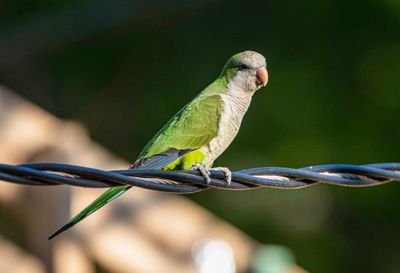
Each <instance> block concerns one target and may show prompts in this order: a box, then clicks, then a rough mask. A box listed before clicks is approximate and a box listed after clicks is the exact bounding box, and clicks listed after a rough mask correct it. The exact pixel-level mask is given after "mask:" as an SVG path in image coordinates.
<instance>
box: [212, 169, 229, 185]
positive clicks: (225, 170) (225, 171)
mask: <svg viewBox="0 0 400 273" xmlns="http://www.w3.org/2000/svg"><path fill="white" fill-rule="evenodd" d="M212 170H216V171H222V172H223V173H224V175H225V179H224V180H225V181H226V184H227V186H230V184H231V182H232V172H231V170H229V169H228V168H226V167H215V168H212Z"/></svg>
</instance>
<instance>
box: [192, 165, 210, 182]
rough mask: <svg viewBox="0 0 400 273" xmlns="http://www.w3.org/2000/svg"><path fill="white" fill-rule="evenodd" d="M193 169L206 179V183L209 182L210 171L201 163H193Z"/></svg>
mask: <svg viewBox="0 0 400 273" xmlns="http://www.w3.org/2000/svg"><path fill="white" fill-rule="evenodd" d="M192 169H193V170H196V171H199V172H200V173H201V175H202V176H203V177H204V179H205V180H206V184H210V182H211V178H210V171H209V170H208V169H207V168H206V167H204V165H203V164H199V163H198V164H194V165H193V167H192Z"/></svg>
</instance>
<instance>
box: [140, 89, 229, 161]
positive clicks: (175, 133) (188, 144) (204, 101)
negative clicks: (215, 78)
mask: <svg viewBox="0 0 400 273" xmlns="http://www.w3.org/2000/svg"><path fill="white" fill-rule="evenodd" d="M222 107H223V104H222V98H221V96H220V95H200V96H198V97H196V98H195V99H194V100H193V101H191V102H190V103H189V104H188V105H186V106H185V107H184V108H183V109H182V110H181V111H179V112H178V113H177V114H176V115H175V116H174V117H173V118H172V119H171V120H170V121H169V122H168V123H167V124H166V125H165V126H164V127H163V128H162V129H161V130H160V131H159V132H158V133H157V134H156V135H155V136H154V137H153V138H152V139H151V140H150V142H149V143H148V144H147V145H146V147H145V148H144V149H143V151H142V152H141V153H140V156H139V158H147V157H150V156H153V155H155V154H159V153H163V152H164V151H166V150H168V149H171V148H174V149H178V150H186V149H192V150H195V149H198V148H200V147H201V146H203V145H205V144H207V143H209V142H210V141H211V140H212V139H213V138H214V137H215V136H216V135H217V133H218V124H219V119H220V116H221V112H222Z"/></svg>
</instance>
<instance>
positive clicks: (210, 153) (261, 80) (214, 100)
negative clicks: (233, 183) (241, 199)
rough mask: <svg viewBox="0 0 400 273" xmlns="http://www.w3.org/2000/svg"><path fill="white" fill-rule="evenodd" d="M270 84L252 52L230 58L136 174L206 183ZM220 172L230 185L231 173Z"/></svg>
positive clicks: (108, 195) (156, 140) (110, 194)
mask: <svg viewBox="0 0 400 273" xmlns="http://www.w3.org/2000/svg"><path fill="white" fill-rule="evenodd" d="M267 82H268V72H267V69H266V61H265V58H264V57H263V56H262V55H261V54H259V53H257V52H254V51H244V52H240V53H238V54H236V55H234V56H232V57H231V58H230V59H229V60H228V62H227V63H226V64H225V66H224V68H223V69H222V72H221V74H220V75H219V76H218V78H217V79H216V80H215V81H214V82H212V83H211V84H210V85H209V86H207V87H206V88H205V89H204V90H203V91H201V92H200V93H199V94H198V95H197V96H196V97H195V98H194V99H193V100H192V101H191V102H189V103H188V104H187V105H186V106H185V107H183V108H182V109H181V110H180V111H179V112H178V113H176V114H175V115H174V116H173V117H172V118H171V119H170V120H169V121H168V123H167V124H166V125H165V126H164V127H162V128H161V130H159V131H158V132H157V133H156V134H155V136H154V137H153V138H152V139H151V140H150V142H149V143H148V144H147V145H146V146H145V147H144V149H143V150H142V151H141V153H140V155H139V158H138V159H137V160H136V162H135V163H134V164H133V165H132V166H131V168H135V169H152V170H167V171H168V170H189V169H197V170H199V171H200V173H201V174H202V175H203V176H204V177H205V180H206V182H207V183H209V182H210V178H209V169H210V168H211V167H212V164H213V162H214V160H215V159H216V158H217V157H218V156H219V155H220V154H221V153H222V152H224V151H225V149H226V148H227V147H228V146H229V144H230V143H231V142H232V141H233V139H234V138H235V136H236V134H237V133H238V131H239V127H240V124H241V122H242V119H243V116H244V114H245V113H246V111H247V109H248V107H249V105H250V102H251V99H252V96H253V94H254V93H255V92H256V91H257V90H258V89H260V88H261V87H262V86H265V85H266V84H267ZM216 169H220V170H222V171H223V172H224V174H225V177H226V181H227V182H228V183H230V180H231V172H230V171H229V170H228V169H227V168H216ZM130 188H131V186H128V185H124V186H117V187H113V188H110V189H109V190H107V191H106V192H104V193H103V194H102V195H101V196H99V197H98V198H97V199H96V200H94V201H93V202H92V203H91V204H89V205H88V206H87V207H86V208H85V209H83V210H82V211H81V212H80V213H79V214H78V215H76V216H75V217H73V218H72V219H71V220H70V222H68V223H67V224H65V225H64V226H63V227H62V228H60V229H59V230H58V231H56V232H55V233H54V234H53V235H51V236H50V237H49V239H52V238H54V237H55V236H57V235H58V234H60V233H61V232H63V231H65V230H67V229H69V228H71V227H72V226H74V225H75V224H77V223H78V222H79V221H81V220H83V219H84V218H86V217H87V216H89V215H90V214H91V213H93V212H94V211H96V210H98V209H99V208H101V207H102V206H104V205H105V204H107V203H108V202H110V201H112V200H114V199H115V198H117V197H118V196H120V195H121V194H123V193H124V192H126V191H127V190H128V189H130Z"/></svg>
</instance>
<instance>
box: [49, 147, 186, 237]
mask: <svg viewBox="0 0 400 273" xmlns="http://www.w3.org/2000/svg"><path fill="white" fill-rule="evenodd" d="M190 151H192V149H186V150H179V149H173V148H171V149H169V150H167V151H165V152H163V153H160V154H156V155H153V156H151V157H148V158H142V159H139V160H137V161H136V162H135V163H134V164H133V165H132V167H131V168H132V169H148V170H150V169H151V170H161V169H162V168H163V167H165V166H167V165H168V164H170V163H172V162H174V161H175V160H177V159H179V158H181V157H182V156H184V155H186V154H187V153H189V152H190ZM131 187H132V186H128V185H124V186H118V187H115V188H110V189H109V190H107V191H106V192H104V193H103V194H102V195H100V196H99V197H98V198H97V199H96V200H94V201H93V202H92V203H90V204H89V205H88V206H87V207H86V208H84V209H83V210H82V211H81V212H80V213H78V215H76V216H75V217H74V218H72V219H71V220H70V221H69V222H68V223H66V224H65V225H64V226H62V227H61V228H60V229H59V230H57V231H56V232H55V233H54V234H52V235H51V236H50V237H49V240H51V239H53V238H54V237H56V236H57V235H59V234H60V233H62V232H64V231H66V230H67V229H69V228H71V227H73V226H74V225H76V224H77V223H79V222H80V221H82V220H83V219H85V218H86V217H87V216H89V215H90V214H92V213H93V212H95V211H96V210H98V209H99V208H101V207H103V206H104V205H106V204H107V203H109V202H111V201H112V200H114V199H116V198H117V197H119V196H120V195H122V194H123V193H124V192H126V191H127V190H129V189H130V188H131Z"/></svg>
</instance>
